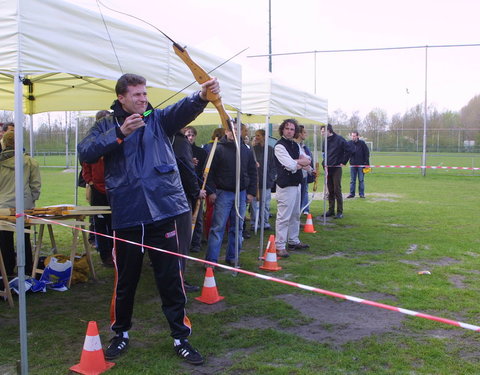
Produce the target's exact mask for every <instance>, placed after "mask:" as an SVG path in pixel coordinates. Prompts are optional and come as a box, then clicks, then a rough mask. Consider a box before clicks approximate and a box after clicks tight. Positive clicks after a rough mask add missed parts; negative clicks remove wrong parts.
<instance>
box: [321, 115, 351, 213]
mask: <svg viewBox="0 0 480 375" xmlns="http://www.w3.org/2000/svg"><path fill="white" fill-rule="evenodd" d="M320 129H321V131H322V134H323V135H324V136H326V139H327V150H326V152H325V143H324V144H322V151H323V158H324V159H323V163H322V164H323V167H324V169H325V173H326V174H327V189H328V211H327V212H326V213H325V216H326V217H328V216H335V218H336V219H341V218H343V196H342V167H343V166H344V165H345V164H347V163H348V159H349V158H350V154H351V151H350V146H349V145H348V143H347V141H346V140H345V138H343V137H342V136H340V135H338V134H337V133H335V132H334V131H333V127H332V125H331V124H328V125H327V129H326V131H325V126H322V127H321V128H320ZM335 201H336V202H337V214H336V215H335Z"/></svg>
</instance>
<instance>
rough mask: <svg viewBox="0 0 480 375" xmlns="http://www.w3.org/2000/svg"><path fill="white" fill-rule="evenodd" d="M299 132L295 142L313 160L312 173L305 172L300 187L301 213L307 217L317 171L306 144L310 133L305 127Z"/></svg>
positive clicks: (311, 163) (311, 164)
mask: <svg viewBox="0 0 480 375" xmlns="http://www.w3.org/2000/svg"><path fill="white" fill-rule="evenodd" d="M298 127H299V131H298V135H297V137H296V138H295V141H296V142H297V143H298V144H299V145H300V147H301V148H303V151H304V152H305V154H306V155H307V156H308V157H309V158H310V159H311V160H312V161H311V162H310V167H311V170H310V172H307V171H306V170H303V171H302V173H303V179H302V184H301V187H300V196H301V199H300V213H302V212H303V213H304V214H305V215H308V214H309V213H310V204H309V199H308V184H311V183H312V182H313V181H315V173H316V172H315V170H314V168H313V155H312V152H311V151H310V149H309V148H308V147H307V145H306V144H305V140H306V139H307V136H308V133H307V129H305V126H303V125H299V126H298Z"/></svg>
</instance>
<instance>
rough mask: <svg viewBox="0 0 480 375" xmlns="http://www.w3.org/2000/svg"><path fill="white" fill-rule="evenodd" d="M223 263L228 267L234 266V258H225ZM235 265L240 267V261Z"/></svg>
mask: <svg viewBox="0 0 480 375" xmlns="http://www.w3.org/2000/svg"><path fill="white" fill-rule="evenodd" d="M225 264H226V265H227V266H230V267H235V261H234V260H225ZM237 267H238V268H241V267H240V263H238V265H237Z"/></svg>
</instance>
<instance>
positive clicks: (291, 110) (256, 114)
mask: <svg viewBox="0 0 480 375" xmlns="http://www.w3.org/2000/svg"><path fill="white" fill-rule="evenodd" d="M243 76H244V80H243V84H242V113H243V116H242V122H246V123H255V122H263V121H264V117H265V116H269V118H270V119H269V120H270V122H271V123H280V122H281V121H283V120H284V119H285V118H286V117H294V118H295V119H297V120H298V121H300V122H302V123H307V124H326V123H327V122H328V102H327V100H326V99H324V98H322V97H320V96H318V95H315V94H312V93H309V92H306V91H302V90H299V89H297V88H294V87H292V86H290V85H287V84H285V83H283V82H282V81H281V80H280V79H278V78H277V77H275V76H274V75H273V74H271V73H262V74H259V73H258V72H254V71H246V70H244V71H243Z"/></svg>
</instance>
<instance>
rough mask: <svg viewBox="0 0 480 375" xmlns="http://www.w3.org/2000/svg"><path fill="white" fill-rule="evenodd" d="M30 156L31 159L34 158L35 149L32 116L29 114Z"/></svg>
mask: <svg viewBox="0 0 480 375" xmlns="http://www.w3.org/2000/svg"><path fill="white" fill-rule="evenodd" d="M29 117H30V156H31V157H32V158H33V157H35V149H34V142H33V141H34V138H35V137H34V136H33V115H32V114H30V115H29Z"/></svg>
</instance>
